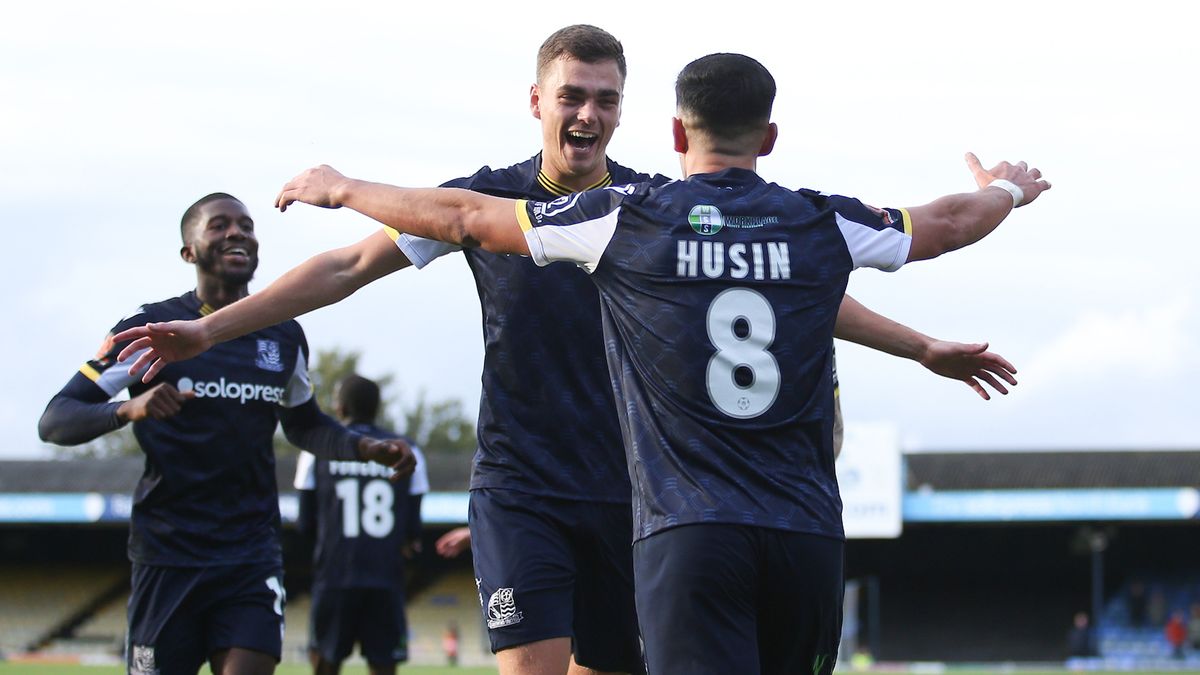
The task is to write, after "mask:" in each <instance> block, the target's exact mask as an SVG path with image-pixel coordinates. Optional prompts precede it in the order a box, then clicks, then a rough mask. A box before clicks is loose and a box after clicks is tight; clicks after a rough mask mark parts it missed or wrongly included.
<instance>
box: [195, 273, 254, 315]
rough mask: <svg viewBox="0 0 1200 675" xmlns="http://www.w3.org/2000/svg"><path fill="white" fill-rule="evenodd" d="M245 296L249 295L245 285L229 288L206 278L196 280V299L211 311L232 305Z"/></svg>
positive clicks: (227, 285)
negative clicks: (210, 308) (211, 309)
mask: <svg viewBox="0 0 1200 675" xmlns="http://www.w3.org/2000/svg"><path fill="white" fill-rule="evenodd" d="M247 295H250V288H249V287H248V286H247V285H246V284H241V285H232V286H231V285H229V284H224V283H222V282H221V281H219V280H217V279H212V278H207V277H200V278H198V279H197V280H196V297H198V298H200V302H203V303H204V304H206V305H208V306H209V307H212V308H213V309H221V308H222V307H224V306H226V305H232V304H233V303H235V302H237V301H238V300H241V299H242V298H244V297H246V296H247Z"/></svg>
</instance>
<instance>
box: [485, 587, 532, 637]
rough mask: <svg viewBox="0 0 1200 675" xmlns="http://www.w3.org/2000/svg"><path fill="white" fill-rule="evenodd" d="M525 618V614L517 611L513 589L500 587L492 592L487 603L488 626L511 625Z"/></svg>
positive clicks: (501, 626) (500, 626)
mask: <svg viewBox="0 0 1200 675" xmlns="http://www.w3.org/2000/svg"><path fill="white" fill-rule="evenodd" d="M523 618H525V616H524V615H523V614H522V613H521V612H518V611H517V602H516V600H514V599H513V589H511V588H500V589H497V590H496V592H495V593H492V597H491V598H490V599H489V600H488V604H487V625H488V628H503V627H505V626H511V625H513V624H516V623H521V619H523Z"/></svg>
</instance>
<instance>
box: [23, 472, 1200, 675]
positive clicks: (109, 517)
mask: <svg viewBox="0 0 1200 675" xmlns="http://www.w3.org/2000/svg"><path fill="white" fill-rule="evenodd" d="M468 465H469V462H468V460H467V459H466V458H465V457H455V456H450V457H445V456H437V455H436V454H435V455H434V458H433V459H431V462H430V478H431V482H432V484H433V489H434V491H435V492H440V493H441V494H442V495H445V496H452V497H453V496H456V495H457V496H459V497H461V491H462V490H463V489H465V487H466V485H467V478H468V475H469V466H468ZM141 471H142V460H141V458H138V457H131V458H121V459H115V460H103V461H101V460H65V461H42V462H29V461H18V462H0V560H2V561H3V562H2V563H0V650H4V651H8V652H13V651H20V650H23V649H25V648H27V647H29V646H30V643H38V642H40V641H44V640H46V639H48V638H49V637H50V636H53V635H59V636H60V637H58V638H56V639H55V640H53V641H52V646H51V647H49V649H57V650H61V651H64V652H67V651H71V650H84V649H87V648H89V647H90V648H95V649H109V648H111V645H112V644H113V643H114V642H116V641H119V640H120V639H121V637H120V636H121V635H123V614H124V601H125V597H126V596H125V593H126V591H121V590H119V591H116V593H117V596H118V597H116V598H114V599H110V600H109V601H108V602H100V600H101V599H102V596H104V594H105V593H112V592H113V591H112V588H113V584H115V583H117V581H116V580H123V579H125V578H127V575H128V563H127V562H126V561H125V551H124V549H125V538H126V536H127V527H126V522H125V521H124V520H122V518H123V517H124V515H123V513H122V511H121V508H125V509H126V510H127V508H128V507H127V502H128V495H129V494H130V491H131V490H132V488H133V485H134V484H135V483H136V481H137V478H138V476H139V475H140V473H141ZM293 472H294V459H293V458H292V457H291V456H288V455H281V456H280V457H279V458H278V461H277V475H278V478H279V484H280V491H281V497H282V500H281V506H283V505H284V503H285V502H286V501H287V500H288V499H289V498H291V499H294V497H293V495H294V493H293V492H292V489H291V481H292V475H293ZM902 485H903V488H904V489H903V495H902V498H903V501H904V504H903V511H904V525H903V531H902V533H901V535H900V536H899V537H898V538H895V539H854V540H851V541H850V542H849V543H848V545H847V549H846V551H847V553H846V555H847V558H846V569H847V578H849V579H857V580H861V581H862V582H863V583H862V588H863V591H862V592H861V593H860V594H859V595H860V603H859V612H858V619H859V620H858V622H857V623H858V625H859V626H860V627H861V634H860V635H858V636H857V637H858V640H859V643H860V644H861V645H864V646H866V647H868V648H869V649H870V651H871V653H872V655H873V656H874V659H875V661H876V662H915V661H945V662H959V663H961V662H976V663H978V662H999V661H1003V662H1048V661H1057V662H1058V663H1062V662H1063V660H1064V659H1065V658H1066V656H1067V644H1066V637H1067V631H1068V629H1069V627H1070V626H1071V622H1072V617H1073V616H1074V614H1075V613H1076V612H1079V611H1090V610H1091V608H1092V605H1091V603H1092V600H1093V595H1094V592H1095V591H1096V588H1095V587H1094V586H1093V575H1094V574H1095V572H1096V569H1097V568H1096V563H1097V562H1100V563H1102V565H1101V566H1100V574H1099V577H1098V578H1099V580H1100V581H1099V583H1100V586H1099V590H1100V597H1102V599H1103V601H1104V605H1103V609H1102V612H1101V614H1100V617H1101V619H1100V621H1099V627H1098V631H1099V637H1100V640H1099V643H1100V647H1101V650H1102V653H1103V654H1104V656H1103V657H1101V658H1106V659H1109V663H1111V664H1116V665H1125V666H1128V664H1131V663H1135V664H1137V665H1139V666H1141V665H1144V664H1147V663H1150V664H1154V663H1160V664H1165V666H1164V668H1165V667H1166V666H1171V669H1178V668H1179V667H1180V666H1181V665H1182V664H1181V663H1180V662H1179V661H1178V660H1175V661H1172V662H1170V663H1168V662H1166V661H1164V659H1163V655H1164V654H1168V655H1169V649H1168V648H1167V646H1166V641H1165V637H1164V634H1163V630H1162V627H1161V626H1157V625H1156V626H1146V627H1142V628H1138V627H1135V626H1132V625H1130V624H1129V617H1128V593H1129V590H1128V589H1129V586H1128V584H1129V580H1130V579H1133V578H1140V579H1143V580H1145V581H1146V583H1147V584H1148V585H1149V584H1154V585H1155V586H1156V587H1161V588H1162V589H1163V590H1164V592H1166V594H1167V595H1168V599H1167V605H1168V610H1167V611H1168V612H1169V611H1170V610H1171V609H1176V608H1184V607H1186V605H1187V604H1188V603H1189V602H1190V601H1191V600H1193V599H1200V586H1198V585H1197V583H1198V582H1200V567H1197V566H1196V564H1195V561H1196V560H1200V536H1198V535H1200V529H1197V528H1198V526H1200V508H1197V504H1200V497H1198V496H1197V495H1198V490H1197V489H1198V488H1200V451H1195V450H1181V451H1173V452H1165V451H1134V450H1131V451H1120V452H1108V451H1087V452H1017V453H1012V452H969V453H951V452H944V453H916V454H907V455H904V456H903V479H902ZM1107 491H1111V492H1113V493H1116V494H1118V495H1119V496H1120V495H1126V496H1127V495H1134V497H1136V498H1135V499H1133V500H1132V501H1130V504H1135V505H1136V504H1143V503H1145V504H1149V505H1150V506H1154V509H1151V510H1149V511H1146V512H1145V513H1143V514H1140V515H1137V514H1135V515H1133V516H1130V515H1129V514H1127V513H1123V512H1121V510H1120V509H1116V510H1108V511H1103V510H1102V511H1103V513H1100V515H1097V514H1096V513H1088V512H1084V513H1079V512H1075V513H1072V514H1068V515H1065V516H1064V515H1062V513H1060V512H1056V513H1052V512H1050V511H1045V510H1041V509H1042V501H1040V500H1043V499H1047V498H1046V497H1045V496H1046V495H1051V496H1055V497H1056V498H1057V497H1066V498H1074V497H1078V496H1080V495H1084V496H1087V495H1089V494H1090V495H1093V496H1094V495H1095V494H1096V493H1102V494H1101V496H1100V497H1099V498H1098V499H1099V500H1100V501H1099V502H1088V501H1087V500H1084V501H1085V502H1086V503H1089V504H1091V503H1100V504H1101V505H1102V506H1103V505H1104V503H1105V502H1104V500H1107V499H1108V492H1107ZM82 493H91V495H94V496H103V497H104V498H105V500H107V501H104V502H103V507H104V508H103V509H102V510H99V511H97V510H95V509H96V508H98V507H97V506H96V505H97V503H98V502H96V501H95V500H92V501H91V502H87V501H86V500H84V501H85V502H86V503H85V504H84V506H83V507H81V508H80V509H79V510H78V512H75V511H69V510H68V513H69V514H70V515H69V517H68V518H67V519H65V520H64V519H62V518H58V517H57V516H52V517H44V516H46V513H49V512H48V511H47V512H45V513H44V512H42V511H41V510H39V509H40V508H41V507H40V506H39V507H38V509H33V510H32V511H30V512H28V513H26V512H23V511H21V510H20V508H17V509H16V511H14V510H13V508H11V507H12V505H13V504H18V503H20V500H21V498H26V500H27V501H26V502H25V503H28V500H34V501H36V500H37V499H41V497H42V496H48V497H47V500H48V502H47V503H48V504H49V505H50V506H54V504H50V503H49V502H52V501H53V499H52V498H53V497H54V495H77V496H83V494H82ZM1147 494H1149V495H1151V497H1154V495H1159V496H1162V495H1165V496H1166V500H1165V504H1166V506H1167V508H1166V509H1165V510H1164V509H1163V508H1162V504H1159V503H1157V502H1155V501H1154V499H1157V497H1154V498H1153V499H1152V498H1149V497H1145V495H1147ZM1031 495H1032V496H1033V497H1035V499H1033V500H1032V501H1020V500H1018V502H1019V504H1018V505H1019V506H1020V508H1019V509H1013V510H1004V509H1003V508H1001V509H996V508H995V507H996V506H997V505H999V506H1004V505H1005V504H1010V503H1011V502H1010V501H1006V500H1010V498H1014V497H1023V498H1024V497H1029V496H1031ZM118 497H120V499H118ZM931 498H938V499H947V500H948V501H949V502H954V503H956V504H960V505H962V504H966V507H965V508H963V509H961V510H960V511H957V512H955V515H954V516H953V517H944V516H942V515H939V513H940V512H937V511H925V512H922V513H923V517H916V516H914V514H915V513H917V511H914V510H913V508H912V507H913V506H914V505H920V504H921V503H928V502H929V501H930V499H931ZM122 499H124V500H125V505H124V506H122V502H121V500H122ZM964 499H965V500H966V501H963V500H964ZM922 500H924V501H922ZM956 500H958V501H956ZM451 501H453V500H451ZM1052 501H1053V500H1049V501H1047V503H1051V502H1052ZM1068 501H1070V500H1068ZM39 503H40V502H39ZM293 503H294V502H293ZM89 504H90V506H89ZM1156 504H1158V505H1157V506H1156ZM1031 505H1032V506H1031ZM1176 507H1178V508H1176ZM977 508H980V509H981V510H976V509H977ZM6 509H8V510H7V511H6ZM1156 509H1157V510H1156ZM451 511H453V509H451ZM30 514H32V515H31V516H30ZM931 514H932V517H931ZM125 515H127V513H126V514H125ZM292 515H294V513H293V514H292ZM26 516H30V517H26ZM284 518H285V523H286V521H287V520H288V513H286V511H285V513H284ZM451 526H452V524H451V523H450V522H449V521H444V522H442V523H441V524H438V525H435V526H433V527H431V528H430V529H429V531H427V533H426V537H425V551H426V552H425V554H424V556H423V557H422V558H421V559H420V560H419V561H417V562H416V563H415V564H414V565H413V566H412V568H411V570H410V571H411V572H412V576H411V577H410V579H409V583H408V589H409V598H410V613H409V616H410V625H411V652H412V657H413V658H412V661H413V662H414V663H444V662H445V658H444V655H443V654H442V646H441V636H442V634H443V632H444V630H445V628H446V625H447V623H448V622H450V621H451V620H453V621H455V622H456V623H457V625H458V628H459V635H460V638H459V640H460V649H459V653H460V658H461V660H462V662H463V663H464V664H469V663H474V662H479V663H489V662H490V658H491V657H490V656H489V655H488V654H487V648H486V646H485V643H484V640H485V637H484V631H483V630H482V625H481V620H480V617H479V611H478V606H479V605H478V603H479V600H478V597H477V596H476V593H475V588H474V580H473V575H472V573H471V571H470V569H471V565H470V560H469V556H464V557H463V559H460V560H455V561H442V560H440V559H439V558H437V557H436V556H434V555H432V554H431V553H430V552H431V551H432V549H433V541H434V540H435V539H436V537H437V535H438V534H439V533H440V532H441V531H444V529H445V528H448V527H451ZM1096 533H1102V534H1103V535H1104V539H1105V540H1106V542H1107V546H1106V548H1105V549H1104V550H1103V551H1102V552H1097V551H1095V550H1091V549H1089V547H1088V543H1087V542H1088V541H1089V538H1091V537H1093V536H1094V535H1095V534H1096ZM283 544H284V557H285V563H286V566H287V571H286V580H287V587H288V595H289V598H290V602H289V605H288V610H287V616H288V629H287V636H286V638H285V640H286V646H285V649H286V650H287V658H288V659H289V660H296V659H299V658H302V654H303V651H302V650H303V645H304V642H305V640H306V635H307V623H308V620H307V619H308V597H307V590H308V585H309V583H310V578H309V574H310V572H309V570H308V566H309V556H310V551H309V550H308V549H306V548H305V547H304V546H303V545H301V543H300V541H299V537H298V535H297V533H295V532H294V531H293V530H291V529H290V528H289V527H288V526H287V525H286V524H285V530H284V542H283ZM49 570H54V572H53V574H54V575H55V579H56V581H55V583H54V584H50V583H48V582H47V581H46V580H45V578H44V577H43V578H42V580H41V581H36V580H31V577H30V575H32V574H35V573H39V572H45V571H49ZM10 572H11V574H10ZM60 578H61V579H62V580H63V583H62V584H59V583H58V582H57V580H58V579H60ZM35 584H40V586H39V588H40V589H41V590H35V591H31V593H32V594H29V593H26V591H27V590H28V589H29V588H32V587H33V585H35ZM68 587H71V588H76V589H77V590H76V591H70V590H69V588H68ZM23 589H24V590H23ZM22 593H26V594H25V595H22ZM35 597H36V598H37V600H36V601H34V600H32V599H31V598H35ZM30 605H37V606H36V607H30ZM89 607H91V609H90V610H89V609H88V608H89ZM81 612H84V613H86V614H87V615H86V616H80V613H81ZM1183 663H1184V664H1187V665H1189V666H1190V667H1191V668H1193V669H1200V662H1197V660H1196V659H1195V656H1194V655H1192V656H1191V658H1189V659H1185V660H1184V661H1183Z"/></svg>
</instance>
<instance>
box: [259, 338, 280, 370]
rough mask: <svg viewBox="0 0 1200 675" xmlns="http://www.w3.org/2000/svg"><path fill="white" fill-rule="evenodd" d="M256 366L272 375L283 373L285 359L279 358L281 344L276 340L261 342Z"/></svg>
mask: <svg viewBox="0 0 1200 675" xmlns="http://www.w3.org/2000/svg"><path fill="white" fill-rule="evenodd" d="M254 365H256V366H258V367H259V368H262V369H263V370H269V371H271V372H272V373H282V372H283V359H282V358H280V356H279V343H278V342H276V341H274V340H259V341H258V356H257V357H256V358H255V359H254Z"/></svg>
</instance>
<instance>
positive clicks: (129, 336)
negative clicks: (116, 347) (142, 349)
mask: <svg viewBox="0 0 1200 675" xmlns="http://www.w3.org/2000/svg"><path fill="white" fill-rule="evenodd" d="M148 334H149V331H148V330H147V329H146V327H145V326H134V327H133V328H126V329H125V330H123V331H121V332H120V333H117V334H116V335H114V336H112V341H113V342H114V343H116V342H125V341H126V340H137V339H139V338H144V337H146V335H148ZM121 353H122V354H124V353H125V352H124V351H122V352H121ZM118 360H120V358H119V357H118Z"/></svg>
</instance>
